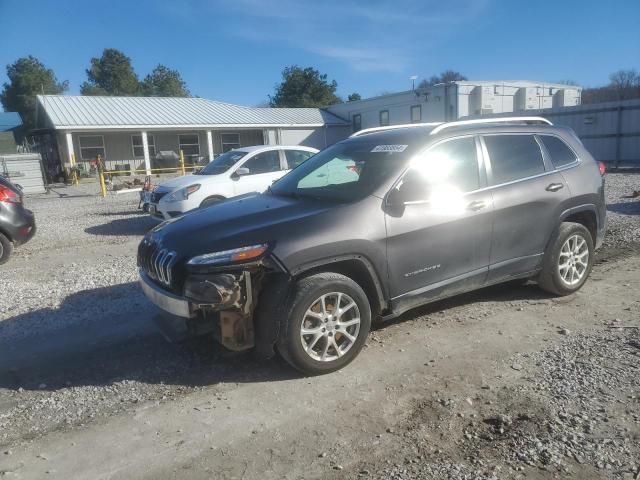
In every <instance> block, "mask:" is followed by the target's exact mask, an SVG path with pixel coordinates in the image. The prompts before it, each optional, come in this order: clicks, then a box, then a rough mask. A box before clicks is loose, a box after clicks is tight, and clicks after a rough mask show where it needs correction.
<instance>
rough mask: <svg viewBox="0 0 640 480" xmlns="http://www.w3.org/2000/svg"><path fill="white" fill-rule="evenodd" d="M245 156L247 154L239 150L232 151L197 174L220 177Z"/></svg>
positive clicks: (216, 159)
mask: <svg viewBox="0 0 640 480" xmlns="http://www.w3.org/2000/svg"><path fill="white" fill-rule="evenodd" d="M245 155H247V152H242V151H238V150H231V151H229V152H227V153H223V154H222V155H220V156H219V157H217V158H215V159H214V160H213V161H212V162H210V163H208V164H207V166H206V167H204V168H203V169H202V170H200V171H199V172H198V173H197V175H219V174H221V173H224V172H226V171H227V170H229V169H230V168H231V167H233V166H234V165H235V164H236V163H238V162H239V161H240V160H242V158H243V157H244V156H245Z"/></svg>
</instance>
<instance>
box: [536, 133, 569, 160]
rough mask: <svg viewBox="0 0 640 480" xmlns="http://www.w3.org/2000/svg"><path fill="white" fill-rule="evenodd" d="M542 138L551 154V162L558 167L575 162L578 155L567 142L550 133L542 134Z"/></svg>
mask: <svg viewBox="0 0 640 480" xmlns="http://www.w3.org/2000/svg"><path fill="white" fill-rule="evenodd" d="M539 138H540V140H542V143H543V144H544V146H545V148H546V149H547V151H548V152H549V155H551V162H552V163H553V166H554V167H556V168H560V167H563V166H565V165H569V164H570V163H573V162H575V161H576V160H577V159H578V157H576V154H575V153H573V150H571V149H570V148H569V147H568V146H567V144H566V143H564V142H563V141H562V140H560V139H559V138H558V137H552V136H550V135H541V136H540V137H539Z"/></svg>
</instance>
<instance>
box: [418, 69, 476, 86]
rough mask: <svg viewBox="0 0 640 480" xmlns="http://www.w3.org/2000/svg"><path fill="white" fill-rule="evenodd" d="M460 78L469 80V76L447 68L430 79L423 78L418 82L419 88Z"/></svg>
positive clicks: (455, 80)
mask: <svg viewBox="0 0 640 480" xmlns="http://www.w3.org/2000/svg"><path fill="white" fill-rule="evenodd" d="M460 80H467V77H465V76H464V75H462V74H461V73H460V72H456V71H455V70H445V71H444V72H442V73H441V74H440V75H433V76H432V77H431V78H429V79H428V80H427V79H424V80H422V81H421V82H420V83H419V84H418V88H425V87H431V86H432V85H437V84H438V83H449V82H457V81H460Z"/></svg>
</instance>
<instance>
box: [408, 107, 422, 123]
mask: <svg viewBox="0 0 640 480" xmlns="http://www.w3.org/2000/svg"><path fill="white" fill-rule="evenodd" d="M421 121H422V105H413V106H412V107H411V123H420V122H421Z"/></svg>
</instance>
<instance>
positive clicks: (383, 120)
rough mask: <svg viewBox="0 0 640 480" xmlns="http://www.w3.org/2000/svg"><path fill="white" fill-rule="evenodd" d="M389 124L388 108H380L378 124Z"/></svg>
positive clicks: (382, 125) (383, 125) (384, 125)
mask: <svg viewBox="0 0 640 480" xmlns="http://www.w3.org/2000/svg"><path fill="white" fill-rule="evenodd" d="M387 125H389V110H380V126H381V127H386V126H387Z"/></svg>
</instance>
